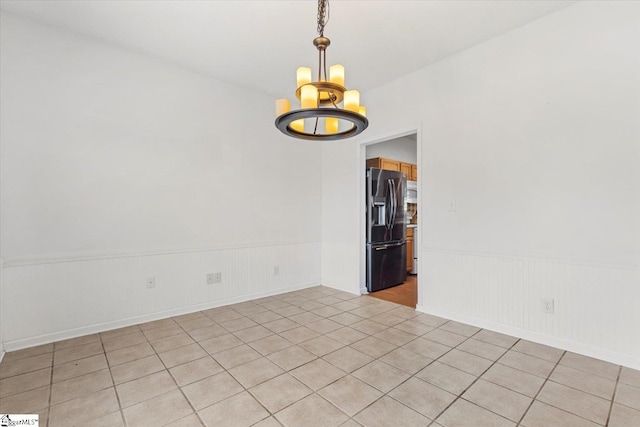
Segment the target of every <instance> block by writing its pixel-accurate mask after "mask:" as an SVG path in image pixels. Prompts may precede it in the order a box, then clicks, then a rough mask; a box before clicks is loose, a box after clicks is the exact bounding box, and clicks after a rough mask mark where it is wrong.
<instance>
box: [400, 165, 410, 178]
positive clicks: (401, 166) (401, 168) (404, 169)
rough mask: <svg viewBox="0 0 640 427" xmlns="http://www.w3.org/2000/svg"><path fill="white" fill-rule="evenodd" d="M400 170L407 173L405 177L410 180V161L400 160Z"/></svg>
mask: <svg viewBox="0 0 640 427" xmlns="http://www.w3.org/2000/svg"><path fill="white" fill-rule="evenodd" d="M400 172H403V173H404V174H405V175H407V179H408V180H409V181H411V163H404V162H400Z"/></svg>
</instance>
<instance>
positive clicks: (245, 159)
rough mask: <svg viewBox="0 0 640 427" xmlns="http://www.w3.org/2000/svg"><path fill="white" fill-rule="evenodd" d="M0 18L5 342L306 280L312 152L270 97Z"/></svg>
mask: <svg viewBox="0 0 640 427" xmlns="http://www.w3.org/2000/svg"><path fill="white" fill-rule="evenodd" d="M1 23H2V25H1V27H2V33H1V38H0V39H1V43H2V44H1V52H2V58H1V59H2V60H1V61H0V62H1V67H2V68H1V69H0V71H1V73H0V74H1V79H2V80H1V85H2V93H1V98H0V101H1V105H0V107H1V109H2V117H1V120H2V122H1V135H0V137H1V140H2V152H1V154H2V164H1V166H2V211H1V214H2V229H1V234H2V255H3V257H4V261H5V263H4V272H3V274H4V295H3V298H2V304H1V305H2V308H1V309H2V311H3V315H4V322H3V324H2V328H3V338H4V340H5V348H7V349H13V348H17V347H20V346H25V345H31V344H35V343H38V342H45V341H47V340H51V339H57V338H60V337H61V336H64V335H65V334H67V335H68V334H80V333H82V332H87V331H90V330H92V328H93V329H96V328H103V329H105V328H108V327H112V326H114V325H116V326H117V325H120V324H123V323H127V322H134V321H137V320H139V319H140V318H142V317H144V318H149V317H153V316H163V315H166V314H171V313H173V312H176V311H180V310H183V311H184V310H187V311H188V310H189V309H193V308H194V307H202V306H206V305H217V304H222V303H224V302H229V301H234V300H240V299H246V298H250V297H255V296H257V295H264V294H269V293H275V292H282V291H283V290H286V289H291V288H295V287H303V286H309V285H312V284H318V283H319V282H320V261H321V258H320V248H321V245H320V239H321V234H320V206H321V180H320V173H321V170H320V168H321V159H320V158H321V151H320V148H319V147H318V146H316V145H312V144H301V143H299V142H297V141H295V140H292V139H290V138H287V137H285V136H284V135H282V134H280V133H279V132H278V131H277V130H276V129H275V127H274V125H273V114H272V111H273V99H271V98H270V97H268V96H265V95H262V94H258V93H254V92H251V91H249V90H247V89H243V88H240V87H235V86H232V85H229V84H226V83H223V82H220V81H217V80H214V79H210V78H207V77H205V76H201V75H197V74H193V73H190V72H188V71H185V70H182V69H180V68H178V67H175V66H173V65H171V64H167V63H163V62H162V61H159V60H155V59H153V58H149V57H145V56H143V55H140V54H137V53H133V52H129V51H125V50H122V49H120V48H117V47H115V46H111V45H108V44H105V43H102V42H100V41H97V40H94V39H90V38H87V37H84V36H80V35H76V34H73V33H68V32H65V31H61V30H58V29H56V28H53V27H48V26H44V25H40V24H38V23H35V22H32V21H29V20H26V19H23V18H21V17H18V16H16V15H13V14H10V13H6V12H4V11H3V13H2V22H1ZM212 54H213V53H212ZM274 265H279V266H280V275H279V276H278V277H274V276H273V266H274ZM215 271H221V272H222V274H223V284H222V285H217V286H215V287H211V286H210V287H207V286H206V285H205V275H206V273H209V272H215ZM150 276H155V277H156V288H155V289H153V290H147V289H146V288H145V278H146V277H150ZM27 302H28V304H29V307H30V310H32V312H33V313H36V315H35V316H34V317H33V318H32V319H31V320H25V319H24V316H19V317H16V315H18V314H19V313H24V304H25V303H27Z"/></svg>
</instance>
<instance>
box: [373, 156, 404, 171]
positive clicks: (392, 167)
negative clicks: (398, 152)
mask: <svg viewBox="0 0 640 427" xmlns="http://www.w3.org/2000/svg"><path fill="white" fill-rule="evenodd" d="M367 168H378V169H385V170H388V171H398V172H400V162H399V161H398V160H393V159H385V158H384V157H376V158H375V159H368V160H367Z"/></svg>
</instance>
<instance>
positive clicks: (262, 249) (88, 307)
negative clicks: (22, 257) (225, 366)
mask: <svg viewBox="0 0 640 427" xmlns="http://www.w3.org/2000/svg"><path fill="white" fill-rule="evenodd" d="M320 251H321V244H320V242H302V243H290V244H275V245H270V246H254V247H237V248H227V249H225V248H219V249H211V250H196V251H176V252H171V253H159V254H140V255H131V256H115V257H108V256H105V257H93V258H90V259H82V258H76V259H66V260H65V259H63V260H49V261H47V260H43V261H33V262H20V263H14V264H13V265H12V264H11V263H10V262H8V263H5V265H4V269H3V287H4V290H3V291H4V292H3V298H2V316H3V321H2V328H3V333H2V337H3V338H4V347H5V350H6V351H10V350H16V349H19V348H24V347H30V346H33V345H39V344H43V343H47V342H52V341H57V340H60V339H66V338H72V337H75V336H81V335H85V334H88V333H94V332H98V331H103V330H108V329H113V328H117V327H122V326H126V325H131V324H136V323H140V322H144V321H149V320H155V319H160V318H164V317H168V316H173V315H177V314H183V313H188V312H192V311H197V310H202V309H206V308H211V307H216V306H221V305H226V304H231V303H235V302H240V301H245V300H249V299H254V298H259V297H262V296H267V295H274V294H278V293H282V292H288V291H291V290H294V289H301V288H305V287H310V286H315V285H319V284H320V280H321V272H320V266H321V262H320V259H321V258H320ZM275 267H277V268H278V274H275V273H276V271H275ZM217 272H220V273H222V282H221V283H217V284H211V285H207V281H206V275H207V274H208V273H217ZM150 277H155V287H154V288H151V289H148V288H147V286H146V280H147V278H150Z"/></svg>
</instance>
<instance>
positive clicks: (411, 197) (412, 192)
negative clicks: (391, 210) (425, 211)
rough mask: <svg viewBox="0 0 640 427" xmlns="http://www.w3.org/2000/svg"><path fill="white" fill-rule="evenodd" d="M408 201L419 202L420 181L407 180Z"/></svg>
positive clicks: (406, 200) (406, 199)
mask: <svg viewBox="0 0 640 427" xmlns="http://www.w3.org/2000/svg"><path fill="white" fill-rule="evenodd" d="M404 201H405V202H406V203H416V204H417V203H418V182H417V181H407V194H406V197H405V199H404Z"/></svg>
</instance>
